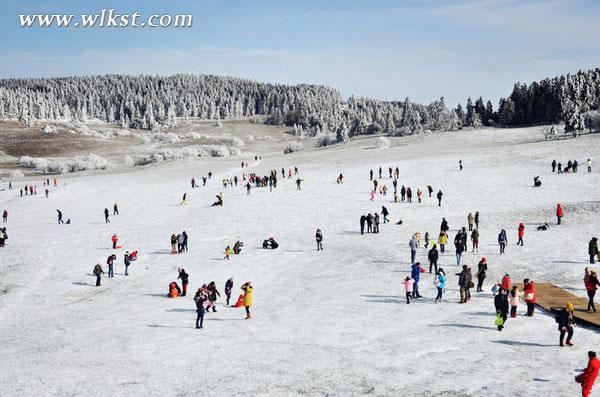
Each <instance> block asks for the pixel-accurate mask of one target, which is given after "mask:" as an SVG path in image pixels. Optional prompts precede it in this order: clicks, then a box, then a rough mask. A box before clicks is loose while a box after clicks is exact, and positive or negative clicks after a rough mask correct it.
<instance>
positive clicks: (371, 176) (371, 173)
mask: <svg viewBox="0 0 600 397" xmlns="http://www.w3.org/2000/svg"><path fill="white" fill-rule="evenodd" d="M369 180H370V181H372V180H373V170H371V171H369Z"/></svg>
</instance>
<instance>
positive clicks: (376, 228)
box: [373, 212, 379, 233]
mask: <svg viewBox="0 0 600 397" xmlns="http://www.w3.org/2000/svg"><path fill="white" fill-rule="evenodd" d="M373 233H379V214H378V213H377V212H376V213H375V215H373Z"/></svg>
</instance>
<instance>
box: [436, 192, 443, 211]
mask: <svg viewBox="0 0 600 397" xmlns="http://www.w3.org/2000/svg"><path fill="white" fill-rule="evenodd" d="M443 195H444V193H442V191H441V190H439V191H438V192H437V199H438V207H441V206H442V196H443Z"/></svg>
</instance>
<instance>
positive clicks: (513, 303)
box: [508, 285, 523, 318]
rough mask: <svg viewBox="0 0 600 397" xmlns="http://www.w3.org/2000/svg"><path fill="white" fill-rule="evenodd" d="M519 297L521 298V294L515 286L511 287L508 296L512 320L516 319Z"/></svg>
mask: <svg viewBox="0 0 600 397" xmlns="http://www.w3.org/2000/svg"><path fill="white" fill-rule="evenodd" d="M521 296H523V293H522V292H519V289H518V288H517V286H516V285H513V287H512V290H511V291H510V294H508V297H509V299H510V302H509V303H510V316H511V317H512V318H515V317H517V307H519V303H521Z"/></svg>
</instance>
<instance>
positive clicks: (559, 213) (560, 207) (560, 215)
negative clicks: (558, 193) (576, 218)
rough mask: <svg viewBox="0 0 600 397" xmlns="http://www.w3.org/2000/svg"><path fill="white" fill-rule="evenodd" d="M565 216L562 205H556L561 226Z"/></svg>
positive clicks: (558, 222)
mask: <svg viewBox="0 0 600 397" xmlns="http://www.w3.org/2000/svg"><path fill="white" fill-rule="evenodd" d="M563 215H564V212H563V208H562V206H561V205H560V203H558V204H556V219H557V224H558V225H560V222H561V220H562V217H563Z"/></svg>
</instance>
